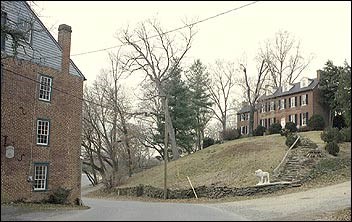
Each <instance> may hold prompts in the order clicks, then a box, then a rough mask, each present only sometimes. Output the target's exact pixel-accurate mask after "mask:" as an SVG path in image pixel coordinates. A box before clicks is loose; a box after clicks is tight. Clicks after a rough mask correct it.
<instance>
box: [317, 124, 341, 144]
mask: <svg viewBox="0 0 352 222" xmlns="http://www.w3.org/2000/svg"><path fill="white" fill-rule="evenodd" d="M320 138H321V139H322V140H323V141H324V142H326V143H330V142H336V143H340V142H342V141H343V138H342V135H341V133H340V131H339V130H338V129H337V128H331V127H328V128H326V129H325V130H324V131H323V132H322V133H321V134H320Z"/></svg>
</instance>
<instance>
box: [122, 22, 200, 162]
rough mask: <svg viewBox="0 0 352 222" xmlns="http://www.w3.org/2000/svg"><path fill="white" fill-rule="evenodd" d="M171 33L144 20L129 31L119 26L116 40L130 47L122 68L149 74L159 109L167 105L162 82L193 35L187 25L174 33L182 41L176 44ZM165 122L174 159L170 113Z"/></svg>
mask: <svg viewBox="0 0 352 222" xmlns="http://www.w3.org/2000/svg"><path fill="white" fill-rule="evenodd" d="M173 34H174V36H172V37H173V38H171V34H170V33H166V32H164V31H163V29H162V28H161V26H160V24H159V23H158V22H156V21H155V20H154V21H151V20H147V21H146V22H142V23H141V24H140V26H139V27H138V28H136V29H135V30H133V31H132V32H131V31H129V30H128V29H125V30H123V31H122V32H121V33H120V36H119V39H120V41H121V42H122V43H123V44H125V45H127V46H130V49H131V52H130V53H129V54H128V55H126V60H125V65H126V68H127V69H128V70H129V71H130V73H134V72H138V71H140V72H142V73H144V74H145V78H149V80H151V81H152V82H153V83H154V84H155V87H156V91H157V92H158V97H159V98H161V99H162V101H163V110H165V109H168V104H165V98H166V96H167V89H166V88H165V82H166V81H167V80H168V79H169V78H170V75H172V73H173V71H174V70H175V69H176V67H178V66H179V64H180V62H181V61H182V59H183V58H184V56H185V54H186V53H187V52H188V50H189V49H190V48H191V42H192V38H193V36H194V32H193V30H192V26H187V28H186V32H180V33H178V34H180V36H181V43H184V44H183V45H178V44H177V42H176V39H175V38H176V34H177V33H176V34H175V33H174V32H173ZM165 122H166V123H167V124H168V129H169V136H170V142H171V149H172V153H173V159H178V158H179V156H180V154H179V152H178V149H177V146H176V139H175V131H174V127H173V125H172V121H171V117H170V115H167V116H166V120H165Z"/></svg>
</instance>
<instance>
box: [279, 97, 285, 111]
mask: <svg viewBox="0 0 352 222" xmlns="http://www.w3.org/2000/svg"><path fill="white" fill-rule="evenodd" d="M280 109H285V100H284V99H281V100H280Z"/></svg>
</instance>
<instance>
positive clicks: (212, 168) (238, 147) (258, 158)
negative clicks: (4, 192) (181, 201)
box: [122, 131, 351, 188]
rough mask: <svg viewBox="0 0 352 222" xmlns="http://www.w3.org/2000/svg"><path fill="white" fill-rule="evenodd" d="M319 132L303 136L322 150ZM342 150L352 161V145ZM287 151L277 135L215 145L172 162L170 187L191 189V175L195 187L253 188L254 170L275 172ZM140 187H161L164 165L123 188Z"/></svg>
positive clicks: (145, 173)
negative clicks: (141, 185)
mask: <svg viewBox="0 0 352 222" xmlns="http://www.w3.org/2000/svg"><path fill="white" fill-rule="evenodd" d="M320 133H321V131H311V132H304V133H300V134H301V135H303V136H306V137H308V138H310V139H311V140H312V141H313V142H315V143H317V144H318V146H319V147H320V148H321V149H322V148H323V146H324V142H323V141H322V140H321V139H320ZM340 149H341V151H340V155H341V156H344V157H345V156H349V158H350V155H351V143H344V144H342V145H341V146H340ZM287 150H288V147H287V146H286V145H285V137H283V136H280V135H278V134H276V135H268V136H259V137H251V138H242V139H238V140H233V141H229V142H225V143H223V144H216V145H213V146H210V147H207V148H206V149H203V150H201V151H198V152H196V153H193V154H191V155H188V156H185V157H182V158H180V159H179V160H177V161H172V162H169V163H168V166H167V184H168V187H169V188H189V187H190V185H189V182H188V180H187V176H188V177H189V178H190V180H191V182H192V185H193V186H194V187H197V186H202V185H211V184H215V185H217V186H233V187H246V186H253V185H255V184H256V183H257V182H258V181H257V178H256V177H255V176H254V171H255V170H257V169H262V170H263V171H268V172H269V173H272V171H273V169H275V167H277V165H278V164H279V163H280V161H281V160H282V158H283V156H284V155H285V153H286V151H287ZM331 158H334V157H331ZM332 161H334V160H332ZM349 171H350V168H349ZM139 184H144V185H152V186H155V187H160V188H162V187H163V186H164V165H163V164H161V165H159V166H156V167H153V168H151V169H148V170H145V171H142V172H140V173H137V174H135V175H133V176H132V177H131V178H129V179H128V180H127V181H126V183H125V184H124V185H123V186H122V187H125V186H136V185H139Z"/></svg>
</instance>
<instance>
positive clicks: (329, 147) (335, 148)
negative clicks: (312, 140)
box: [325, 141, 340, 156]
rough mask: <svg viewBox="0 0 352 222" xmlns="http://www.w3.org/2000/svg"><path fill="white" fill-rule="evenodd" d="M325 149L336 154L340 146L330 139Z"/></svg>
mask: <svg viewBox="0 0 352 222" xmlns="http://www.w3.org/2000/svg"><path fill="white" fill-rule="evenodd" d="M325 150H327V151H328V152H329V154H331V155H334V156H337V154H338V153H339V152H340V147H339V145H337V143H336V142H335V141H332V142H329V143H327V144H326V146H325Z"/></svg>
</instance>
